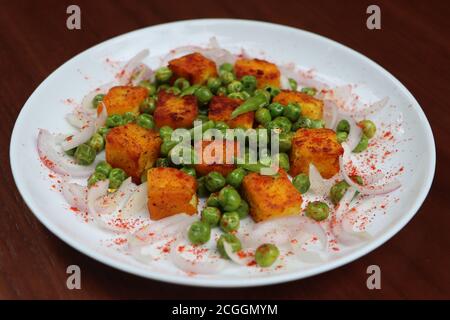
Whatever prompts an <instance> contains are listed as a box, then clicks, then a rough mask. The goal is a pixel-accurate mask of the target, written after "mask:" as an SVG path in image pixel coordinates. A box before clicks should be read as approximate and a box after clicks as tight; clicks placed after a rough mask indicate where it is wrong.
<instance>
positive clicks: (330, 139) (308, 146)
mask: <svg viewBox="0 0 450 320" xmlns="http://www.w3.org/2000/svg"><path fill="white" fill-rule="evenodd" d="M343 152H344V150H343V148H342V146H341V145H340V144H339V142H338V141H337V138H336V133H335V132H334V131H333V130H331V129H325V128H323V129H298V130H297V132H296V133H295V135H294V137H293V138H292V148H291V154H290V157H289V159H290V162H291V163H290V165H291V168H290V170H289V173H290V174H291V175H292V176H296V175H298V174H299V173H305V174H309V164H310V163H312V164H313V165H314V166H315V167H316V168H317V170H319V172H320V174H321V176H322V177H323V178H325V179H329V178H331V177H333V176H334V175H335V174H336V173H338V172H339V156H341V155H342V154H343Z"/></svg>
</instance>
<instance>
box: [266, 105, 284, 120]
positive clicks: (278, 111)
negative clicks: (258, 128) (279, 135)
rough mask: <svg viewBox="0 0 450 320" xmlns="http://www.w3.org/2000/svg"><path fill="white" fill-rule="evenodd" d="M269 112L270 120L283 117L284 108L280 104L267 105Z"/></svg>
mask: <svg viewBox="0 0 450 320" xmlns="http://www.w3.org/2000/svg"><path fill="white" fill-rule="evenodd" d="M269 111H270V115H271V116H272V118H276V117H279V116H281V115H283V111H284V106H283V105H282V104H281V103H278V102H272V103H271V104H270V105H269Z"/></svg>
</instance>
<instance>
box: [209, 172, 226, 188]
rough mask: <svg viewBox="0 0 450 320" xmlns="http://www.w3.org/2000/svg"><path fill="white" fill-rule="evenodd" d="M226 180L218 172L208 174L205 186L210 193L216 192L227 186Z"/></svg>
mask: <svg viewBox="0 0 450 320" xmlns="http://www.w3.org/2000/svg"><path fill="white" fill-rule="evenodd" d="M225 183H226V181H225V178H224V177H223V176H222V175H221V174H220V173H219V172H216V171H213V172H210V173H208V175H207V176H206V178H205V186H206V188H207V189H208V190H209V191H210V192H215V191H218V190H220V189H222V188H223V187H224V186H225Z"/></svg>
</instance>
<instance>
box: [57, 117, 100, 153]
mask: <svg viewBox="0 0 450 320" xmlns="http://www.w3.org/2000/svg"><path fill="white" fill-rule="evenodd" d="M94 133H95V124H94V123H89V124H88V125H87V126H86V127H85V128H84V129H82V130H81V131H80V132H78V133H76V134H74V135H71V136H69V137H67V138H66V140H64V141H63V142H62V143H61V147H62V149H63V150H64V151H68V150H71V149H73V148H76V147H78V146H79V145H80V144H83V143H85V142H87V141H89V139H90V138H91V137H92V135H93V134H94Z"/></svg>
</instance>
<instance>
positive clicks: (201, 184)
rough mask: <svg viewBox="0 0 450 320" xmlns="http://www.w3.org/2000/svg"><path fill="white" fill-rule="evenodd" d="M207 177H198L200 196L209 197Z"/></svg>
mask: <svg viewBox="0 0 450 320" xmlns="http://www.w3.org/2000/svg"><path fill="white" fill-rule="evenodd" d="M205 178H206V177H201V178H198V179H197V193H198V196H199V197H207V196H208V194H209V191H208V189H207V188H206V185H205Z"/></svg>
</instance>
